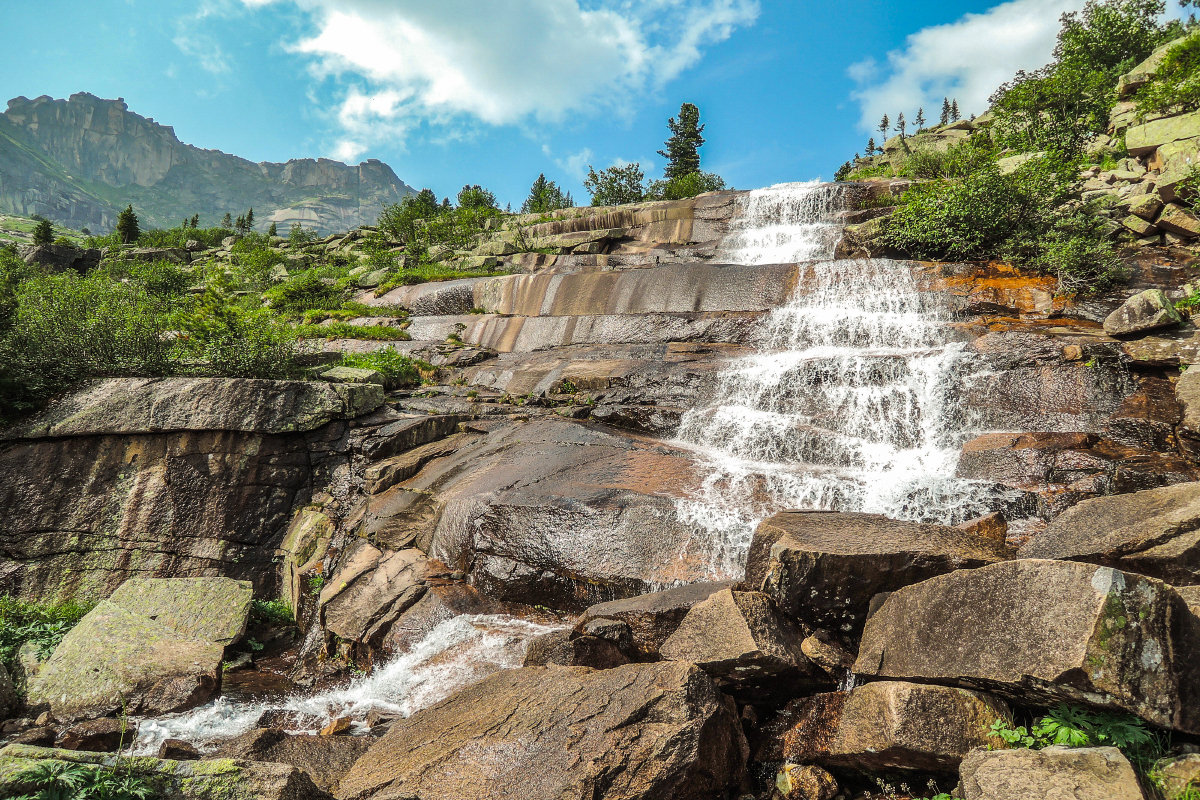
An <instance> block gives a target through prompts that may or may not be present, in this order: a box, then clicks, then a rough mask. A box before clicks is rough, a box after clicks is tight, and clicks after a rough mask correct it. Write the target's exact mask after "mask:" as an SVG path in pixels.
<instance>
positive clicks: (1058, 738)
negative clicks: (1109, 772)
mask: <svg viewBox="0 0 1200 800" xmlns="http://www.w3.org/2000/svg"><path fill="white" fill-rule="evenodd" d="M988 732H989V733H991V734H992V735H993V736H995V737H996V738H998V739H1000V740H1001V741H1003V742H1004V743H1005V744H1006V745H1008V746H1009V747H1024V748H1030V749H1033V750H1040V749H1042V748H1043V747H1050V746H1061V747H1116V748H1118V749H1119V750H1120V751H1121V752H1122V753H1124V754H1125V756H1126V757H1127V758H1128V759H1129V760H1130V761H1131V762H1133V764H1134V766H1136V767H1138V770H1139V771H1140V772H1143V773H1144V772H1145V771H1146V770H1147V769H1148V768H1149V767H1150V766H1151V764H1153V762H1154V760H1155V759H1156V758H1158V757H1159V756H1160V755H1161V754H1162V750H1163V742H1162V741H1160V740H1159V739H1158V738H1157V737H1156V736H1155V735H1154V734H1153V733H1152V732H1151V731H1150V730H1149V729H1148V728H1147V727H1146V723H1145V722H1144V721H1142V720H1140V719H1138V718H1137V717H1135V716H1133V715H1132V714H1126V713H1122V712H1118V711H1093V710H1091V709H1088V708H1080V707H1078V706H1068V705H1057V706H1054V707H1053V708H1051V709H1050V710H1049V711H1048V712H1047V713H1046V714H1045V715H1043V716H1041V717H1038V718H1037V719H1035V720H1033V721H1032V723H1031V724H1029V725H1028V726H1026V725H1021V726H1017V727H1014V726H1012V725H1011V724H1009V722H1008V721H1007V720H1002V719H1001V720H996V722H995V723H993V724H992V727H991V728H990V730H989V731H988Z"/></svg>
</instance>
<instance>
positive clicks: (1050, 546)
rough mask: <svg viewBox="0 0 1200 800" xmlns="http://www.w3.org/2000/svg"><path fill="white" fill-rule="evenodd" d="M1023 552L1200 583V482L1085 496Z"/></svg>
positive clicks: (1029, 555) (1180, 582)
mask: <svg viewBox="0 0 1200 800" xmlns="http://www.w3.org/2000/svg"><path fill="white" fill-rule="evenodd" d="M1019 554H1020V556H1021V557H1023V558H1054V559H1070V560H1072V561H1087V562H1089V563H1093V564H1104V565H1106V566H1111V567H1115V568H1117V569H1122V570H1128V571H1130V572H1137V573H1140V574H1142V575H1150V576H1153V577H1155V578H1159V579H1161V580H1164V581H1166V582H1168V583H1171V584H1175V585H1180V586H1184V585H1190V584H1196V583H1200V483H1182V484H1178V485H1175V486H1164V487H1162V488H1159V489H1148V490H1146V491H1142V492H1134V493H1133V494H1122V495H1114V496H1112V497H1098V498H1096V499H1094V500H1085V501H1084V502H1082V503H1080V504H1079V505H1077V506H1075V507H1073V508H1071V509H1069V510H1067V511H1066V512H1064V513H1063V514H1062V515H1060V516H1058V517H1057V518H1055V519H1054V521H1053V522H1051V523H1050V526H1049V527H1048V528H1047V529H1046V530H1045V531H1044V532H1043V533H1041V534H1038V536H1036V537H1035V538H1034V539H1033V540H1032V541H1030V542H1029V543H1027V544H1026V545H1024V546H1023V547H1022V548H1021V549H1020V551H1019Z"/></svg>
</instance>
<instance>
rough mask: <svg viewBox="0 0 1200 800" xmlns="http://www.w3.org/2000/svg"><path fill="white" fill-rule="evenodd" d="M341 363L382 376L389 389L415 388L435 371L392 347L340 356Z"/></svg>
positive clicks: (429, 365)
mask: <svg viewBox="0 0 1200 800" xmlns="http://www.w3.org/2000/svg"><path fill="white" fill-rule="evenodd" d="M341 363H342V366H346V367H357V368H359V369H373V370H375V371H376V372H378V373H379V374H380V375H382V376H383V379H384V381H385V382H386V383H385V385H386V386H387V388H389V389H393V388H398V387H401V386H417V385H419V384H420V383H421V382H422V380H424V379H425V378H427V377H429V378H431V377H432V376H433V374H434V373H435V372H436V371H437V369H436V368H435V367H434V366H433V365H432V364H430V363H429V362H427V361H422V360H420V359H417V358H411V357H409V356H406V355H404V354H403V353H399V352H397V351H396V348H394V347H387V348H384V349H383V350H376V351H375V352H373V353H347V354H346V355H344V356H342V361H341Z"/></svg>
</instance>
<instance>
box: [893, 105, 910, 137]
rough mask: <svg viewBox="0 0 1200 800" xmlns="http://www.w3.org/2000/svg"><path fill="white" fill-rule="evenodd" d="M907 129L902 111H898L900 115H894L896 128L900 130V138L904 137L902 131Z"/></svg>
mask: <svg viewBox="0 0 1200 800" xmlns="http://www.w3.org/2000/svg"><path fill="white" fill-rule="evenodd" d="M907 129H908V123H907V122H905V121H904V112H903V111H901V112H900V116H898V117H896V130H898V131H900V138H901V139H903V138H904V132H905V131H906V130H907Z"/></svg>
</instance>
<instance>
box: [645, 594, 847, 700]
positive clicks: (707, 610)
mask: <svg viewBox="0 0 1200 800" xmlns="http://www.w3.org/2000/svg"><path fill="white" fill-rule="evenodd" d="M804 637H805V632H804V631H803V630H801V628H800V627H799V626H798V625H797V624H796V623H795V622H793V621H792V620H790V619H788V618H787V617H785V616H784V615H782V614H780V613H779V609H777V608H776V607H775V603H774V602H772V601H771V598H769V597H767V596H766V595H765V594H762V593H761V592H735V591H733V590H732V589H723V590H721V591H719V592H715V593H714V594H712V595H710V596H709V597H708V598H706V599H705V600H703V601H701V602H699V603H697V604H696V605H695V606H693V607H692V609H691V610H690V611H688V613H687V616H685V617H684V618H683V621H682V622H680V623H679V627H678V628H677V629H676V630H675V632H674V633H673V634H671V636H670V638H668V639H667V640H666V641H665V642H663V645H662V647H661V648H660V649H659V653H660V654H661V655H662V657H663V658H664V659H666V660H668V661H686V662H691V663H693V664H696V665H697V666H698V667H700V668H701V669H702V670H704V671H705V672H707V673H708V674H709V675H711V676H712V677H713V679H714V680H715V681H716V682H717V685H718V686H721V687H722V688H725V689H728V690H729V691H732V692H733V693H734V694H735V696H738V697H746V696H753V695H755V694H760V693H761V694H770V693H772V692H773V691H778V690H779V689H780V688H781V684H782V685H784V686H786V687H787V689H786V690H787V691H788V692H795V691H796V689H797V687H798V685H802V684H803V683H804V682H809V683H813V682H814V681H815V680H822V681H823V679H824V677H825V676H824V673H823V672H821V671H820V670H818V669H817V668H815V667H814V665H813V664H811V663H810V662H809V660H808V658H806V657H805V655H804V653H803V652H802V651H801V649H800V643H801V641H803V639H804Z"/></svg>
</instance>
